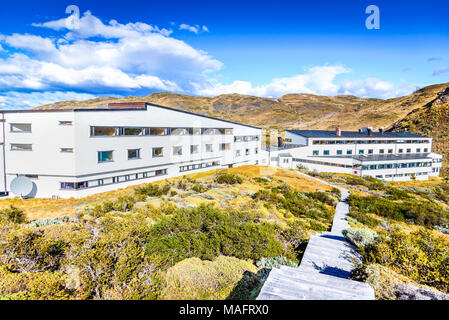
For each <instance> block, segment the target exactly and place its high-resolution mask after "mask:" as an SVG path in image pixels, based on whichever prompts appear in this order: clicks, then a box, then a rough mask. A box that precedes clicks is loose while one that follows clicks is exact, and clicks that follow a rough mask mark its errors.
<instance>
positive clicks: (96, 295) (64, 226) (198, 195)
mask: <svg viewBox="0 0 449 320" xmlns="http://www.w3.org/2000/svg"><path fill="white" fill-rule="evenodd" d="M338 199H339V191H338V190H334V189H332V188H330V187H329V186H327V185H325V184H321V183H319V182H316V181H314V180H311V179H308V178H304V177H303V176H300V175H298V174H297V173H296V172H293V171H289V170H282V169H274V168H268V167H255V166H250V167H243V168H235V169H229V170H227V171H210V172H206V173H200V174H194V175H189V176H186V177H180V178H173V179H168V180H166V181H161V182H157V183H153V184H146V185H141V186H137V187H131V188H127V189H123V190H118V191H115V192H109V193H105V194H101V195H97V196H93V197H88V198H84V199H80V200H73V199H71V200H34V199H30V200H1V201H0V206H1V207H2V208H3V209H1V210H0V239H1V241H0V299H1V298H3V299H225V298H229V299H249V298H254V297H255V296H257V294H258V290H259V289H260V287H261V285H262V284H263V281H264V279H265V278H266V276H267V271H266V270H267V268H271V267H272V266H273V265H279V264H287V265H290V266H296V265H297V263H298V262H299V261H300V259H301V256H302V252H303V250H304V245H305V243H306V242H307V239H308V238H309V237H310V235H311V234H313V233H314V232H316V231H325V230H329V228H330V226H331V221H332V217H333V214H334V210H335V209H334V207H335V205H336V203H337V201H338ZM11 205H13V207H11ZM45 211H48V215H46V214H45ZM36 218H39V219H37V220H35V219H36Z"/></svg>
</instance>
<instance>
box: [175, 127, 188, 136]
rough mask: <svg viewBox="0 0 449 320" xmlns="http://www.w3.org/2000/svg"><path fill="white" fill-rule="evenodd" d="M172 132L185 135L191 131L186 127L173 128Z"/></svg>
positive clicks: (176, 134)
mask: <svg viewBox="0 0 449 320" xmlns="http://www.w3.org/2000/svg"><path fill="white" fill-rule="evenodd" d="M171 134H172V135H175V136H185V135H188V134H189V131H188V130H187V129H185V128H172V129H171Z"/></svg>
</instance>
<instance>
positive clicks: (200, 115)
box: [0, 102, 262, 130]
mask: <svg viewBox="0 0 449 320" xmlns="http://www.w3.org/2000/svg"><path fill="white" fill-rule="evenodd" d="M144 103H145V108H142V107H130V108H125V107H120V108H93V109H88V108H85V109H84V108H83V109H79V108H78V109H43V110H39V109H37V110H36V109H27V110H0V113H39V112H99V111H110V112H120V111H146V110H147V106H148V105H150V106H152V107H156V108H161V109H167V110H171V111H176V112H182V113H185V114H190V115H194V116H197V117H202V118H207V119H212V120H217V121H222V122H227V123H232V124H236V125H239V126H244V127H249V128H253V129H260V130H261V129H262V128H259V127H255V126H250V125H248V124H243V123H239V122H234V121H229V120H223V119H219V118H214V117H209V116H206V115H203V114H198V113H194V112H190V111H185V110H180V109H175V108H170V107H166V106H161V105H158V104H154V103H149V102H144ZM132 104H137V103H136V102H133V103H132ZM113 105H114V104H113Z"/></svg>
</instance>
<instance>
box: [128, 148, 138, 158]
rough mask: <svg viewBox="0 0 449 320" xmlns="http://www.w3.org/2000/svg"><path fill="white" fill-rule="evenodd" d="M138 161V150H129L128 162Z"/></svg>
mask: <svg viewBox="0 0 449 320" xmlns="http://www.w3.org/2000/svg"><path fill="white" fill-rule="evenodd" d="M133 159H140V149H129V150H128V160H133Z"/></svg>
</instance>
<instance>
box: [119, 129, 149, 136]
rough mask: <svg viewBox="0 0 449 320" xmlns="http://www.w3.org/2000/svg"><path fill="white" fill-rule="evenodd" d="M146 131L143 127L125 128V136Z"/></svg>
mask: <svg viewBox="0 0 449 320" xmlns="http://www.w3.org/2000/svg"><path fill="white" fill-rule="evenodd" d="M144 132H145V131H144V129H143V128H123V135H124V136H141V135H143V134H144Z"/></svg>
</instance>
